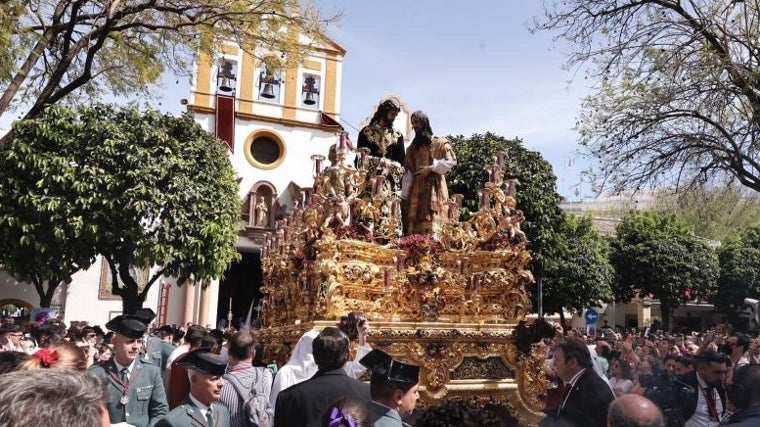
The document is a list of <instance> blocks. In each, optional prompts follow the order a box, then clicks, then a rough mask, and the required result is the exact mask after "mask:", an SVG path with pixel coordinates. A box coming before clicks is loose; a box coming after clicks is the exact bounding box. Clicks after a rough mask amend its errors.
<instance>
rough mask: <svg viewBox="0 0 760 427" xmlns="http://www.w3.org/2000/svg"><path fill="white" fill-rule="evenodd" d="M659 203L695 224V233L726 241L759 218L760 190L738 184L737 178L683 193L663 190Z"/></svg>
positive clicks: (759, 219)
mask: <svg viewBox="0 0 760 427" xmlns="http://www.w3.org/2000/svg"><path fill="white" fill-rule="evenodd" d="M657 204H658V205H659V206H662V207H663V208H664V209H666V210H673V211H675V212H676V213H677V214H678V215H679V216H681V217H682V218H683V219H684V220H685V221H686V222H687V223H689V224H691V225H692V226H693V227H694V234H696V235H697V236H700V237H704V238H707V239H712V240H717V241H724V240H725V239H729V238H732V237H736V236H738V235H739V234H740V233H741V232H742V230H744V229H746V228H747V227H749V226H751V225H752V224H754V223H756V222H758V221H760V194H757V193H756V192H754V191H751V190H747V189H742V188H741V187H738V188H737V185H736V184H735V183H734V182H727V183H723V184H721V185H719V186H716V187H714V188H699V189H692V190H688V191H683V192H681V193H680V194H673V193H670V192H668V193H663V194H660V195H659V197H658V200H657Z"/></svg>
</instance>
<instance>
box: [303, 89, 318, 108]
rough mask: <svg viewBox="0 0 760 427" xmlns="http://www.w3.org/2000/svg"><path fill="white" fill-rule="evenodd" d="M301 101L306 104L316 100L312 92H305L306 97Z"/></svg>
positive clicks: (312, 103) (311, 103) (313, 102)
mask: <svg viewBox="0 0 760 427" xmlns="http://www.w3.org/2000/svg"><path fill="white" fill-rule="evenodd" d="M303 103H304V104H306V105H314V104H316V103H317V100H316V99H314V92H306V98H305V99H304V100H303Z"/></svg>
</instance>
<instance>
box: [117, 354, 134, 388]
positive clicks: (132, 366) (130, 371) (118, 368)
mask: <svg viewBox="0 0 760 427" xmlns="http://www.w3.org/2000/svg"><path fill="white" fill-rule="evenodd" d="M113 363H114V364H115V365H116V372H117V375H119V376H121V370H122V369H124V368H127V372H128V374H127V382H129V380H130V379H132V371H133V370H134V368H135V361H134V360H133V361H132V363H130V364H129V366H124V365H122V364H120V363H119V362H117V361H116V358H115V357H114V358H113Z"/></svg>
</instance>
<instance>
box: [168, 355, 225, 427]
mask: <svg viewBox="0 0 760 427" xmlns="http://www.w3.org/2000/svg"><path fill="white" fill-rule="evenodd" d="M178 364H179V366H181V367H183V368H185V369H187V371H188V372H189V377H190V393H189V394H188V395H187V396H186V397H185V400H184V401H183V402H182V404H181V405H179V406H177V407H176V408H174V409H172V410H171V411H170V412H169V413H168V414H166V416H164V417H163V418H162V419H161V420H159V421H158V423H156V427H230V413H229V411H228V410H227V407H226V406H224V405H223V404H221V403H220V402H217V400H219V397H220V396H221V393H222V385H223V384H224V380H223V379H222V376H223V375H224V371H225V369H226V367H227V363H225V362H224V361H223V360H222V359H220V358H219V356H217V355H215V354H213V353H211V352H209V351H208V350H207V349H203V348H202V349H199V350H195V351H193V352H190V353H188V354H187V356H185V357H184V358H183V359H182V360H181V361H180V362H178Z"/></svg>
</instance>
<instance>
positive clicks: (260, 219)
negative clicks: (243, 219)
mask: <svg viewBox="0 0 760 427" xmlns="http://www.w3.org/2000/svg"><path fill="white" fill-rule="evenodd" d="M267 212H269V208H268V207H267V202H266V201H265V200H264V198H263V197H259V201H258V202H257V203H256V207H255V208H254V215H255V221H254V225H256V226H257V227H266V226H267V225H269V224H268V223H269V221H267Z"/></svg>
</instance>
